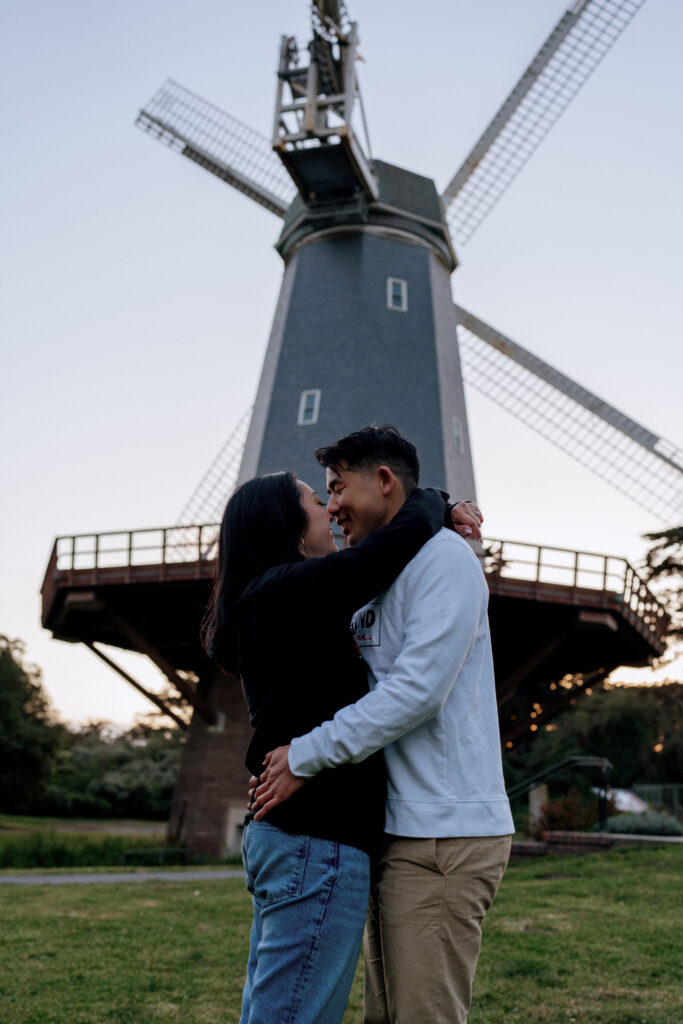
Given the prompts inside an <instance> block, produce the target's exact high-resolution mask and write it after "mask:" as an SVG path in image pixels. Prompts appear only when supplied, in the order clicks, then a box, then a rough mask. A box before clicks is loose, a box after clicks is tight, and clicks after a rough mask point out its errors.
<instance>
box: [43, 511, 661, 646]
mask: <svg viewBox="0 0 683 1024" xmlns="http://www.w3.org/2000/svg"><path fill="white" fill-rule="evenodd" d="M218 532H219V524H218V523H193V524H188V525H187V526H161V527H147V528H145V529H141V530H109V531H106V532H104V533H86V534H75V535H72V536H64V537H58V538H57V540H56V541H55V550H54V552H53V560H52V562H54V573H55V575H59V574H60V573H62V572H70V571H77V570H78V569H87V570H90V571H93V570H97V569H105V568H112V567H127V566H133V565H140V564H161V565H168V564H173V563H176V564H177V563H183V562H199V563H207V562H211V561H213V560H214V558H215V556H216V545H217V540H218ZM153 537H154V538H155V539H152V538H153ZM108 538H112V539H113V538H116V540H117V543H116V544H110V543H108ZM563 556H566V557H565V558H564V560H563ZM145 558H146V559H148V561H147V562H144V561H143V560H144V559H145ZM589 560H590V561H589ZM52 562H51V564H52ZM484 571H485V572H486V575H487V577H488V578H489V580H490V581H495V580H501V579H510V580H523V581H525V582H526V583H531V584H533V583H543V584H553V583H554V584H557V585H561V586H569V587H572V588H575V589H582V590H586V589H589V590H595V591H601V592H603V593H609V594H610V595H612V596H613V597H614V598H615V599H616V600H618V601H619V602H620V603H621V605H622V607H623V608H624V610H625V612H629V611H630V612H631V613H632V614H633V615H634V616H636V617H637V619H638V620H639V621H640V622H641V623H644V624H645V625H646V626H647V627H648V629H649V630H650V631H651V632H657V631H658V626H660V624H661V623H663V622H664V621H665V620H666V618H667V614H666V611H665V609H664V607H663V606H662V605H661V604H660V603H659V601H658V600H657V599H656V598H655V596H654V595H653V594H652V593H651V592H650V591H649V590H648V588H647V586H646V584H645V583H644V582H643V580H641V579H640V577H639V576H638V574H637V573H636V571H635V570H634V569H633V567H632V566H631V565H630V564H629V563H628V562H627V561H626V559H625V558H621V557H618V556H616V555H604V554H600V553H599V552H597V551H577V550H574V549H572V548H560V547H554V546H553V547H551V546H549V545H546V544H530V543H528V542H526V541H511V540H488V541H487V546H486V550H485V554H484Z"/></svg>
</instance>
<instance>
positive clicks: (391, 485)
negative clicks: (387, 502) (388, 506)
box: [376, 466, 397, 498]
mask: <svg viewBox="0 0 683 1024" xmlns="http://www.w3.org/2000/svg"><path fill="white" fill-rule="evenodd" d="M376 473H377V483H378V484H379V490H380V494H382V496H383V497H385V498H388V497H389V496H390V495H391V494H392V493H393V491H394V489H395V488H396V483H397V481H396V477H395V476H394V474H393V472H392V471H391V470H390V469H389V467H388V466H378V468H377V470H376Z"/></svg>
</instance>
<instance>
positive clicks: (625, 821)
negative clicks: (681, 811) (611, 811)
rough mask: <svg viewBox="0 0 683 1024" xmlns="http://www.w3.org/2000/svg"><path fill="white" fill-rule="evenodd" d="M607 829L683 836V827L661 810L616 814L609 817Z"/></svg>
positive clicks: (648, 834) (650, 834) (632, 833)
mask: <svg viewBox="0 0 683 1024" xmlns="http://www.w3.org/2000/svg"><path fill="white" fill-rule="evenodd" d="M607 831H608V832H624V833H628V834H629V835H640V836H683V828H682V827H681V826H680V825H679V823H678V822H677V821H676V819H675V818H672V817H671V815H670V814H664V813H663V812H661V811H645V812H644V813H643V814H615V815H614V816H613V817H610V818H608V819H607Z"/></svg>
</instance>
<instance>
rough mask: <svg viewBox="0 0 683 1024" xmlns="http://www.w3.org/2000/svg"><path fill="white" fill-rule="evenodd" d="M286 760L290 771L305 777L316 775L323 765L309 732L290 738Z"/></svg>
mask: <svg viewBox="0 0 683 1024" xmlns="http://www.w3.org/2000/svg"><path fill="white" fill-rule="evenodd" d="M287 760H288V762H289V770H290V771H291V773H292V774H293V775H300V776H302V777H303V778H305V779H310V778H311V777H312V776H313V775H317V774H318V772H320V771H322V769H323V767H324V765H323V763H322V761H321V759H320V752H319V751H318V748H317V746H316V744H315V741H314V740H313V738H312V736H311V734H310V733H309V734H308V735H307V736H297V737H295V738H294V739H293V740H292V742H291V745H290V747H289V754H288V757H287Z"/></svg>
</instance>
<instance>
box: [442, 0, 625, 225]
mask: <svg viewBox="0 0 683 1024" xmlns="http://www.w3.org/2000/svg"><path fill="white" fill-rule="evenodd" d="M643 3H644V0H578V2H577V3H574V4H573V5H572V6H571V7H570V8H569V9H568V10H567V11H565V13H564V15H563V16H562V18H561V19H560V21H559V22H558V23H557V25H556V26H555V28H554V29H553V31H552V32H551V33H550V35H549V36H548V38H547V39H546V41H545V43H544V44H543V46H542V47H541V49H540V50H539V51H538V53H537V54H536V56H535V57H534V59H533V60H532V62H531V64H529V67H528V68H527V69H526V71H525V72H524V74H523V75H522V77H521V78H520V80H519V81H518V82H517V84H516V85H515V87H514V89H513V90H512V92H511V93H510V95H509V96H508V97H507V99H506V100H505V102H504V103H503V105H502V107H501V108H500V110H499V111H498V113H497V114H496V115H495V117H493V119H492V120H491V122H490V124H489V125H488V126H487V128H486V130H485V131H484V132H483V134H482V135H481V137H480V139H479V140H478V141H477V143H476V144H475V145H474V147H473V148H472V150H471V151H470V153H469V154H468V155H467V157H466V158H465V160H464V161H463V164H462V166H461V167H460V168H459V169H458V170H457V171H456V173H455V174H454V175H453V177H452V178H451V180H450V182H449V183H448V185H447V186H446V188H445V189H444V191H443V194H442V196H441V198H442V201H443V203H444V206H445V207H446V209H447V211H448V223H449V227H450V229H451V231H452V233H453V235H454V237H455V241H456V243H459V244H461V245H462V244H464V243H465V242H467V241H468V239H469V238H471V236H472V235H473V234H474V232H475V231H476V230H477V228H478V227H479V225H480V224H481V222H482V221H483V220H484V218H485V217H486V216H487V215H488V214H489V213H490V212H491V210H492V209H493V207H494V206H495V205H496V203H497V202H498V200H499V199H500V197H501V196H502V195H503V193H504V192H505V190H506V189H507V188H508V186H509V185H510V184H511V183H512V181H513V180H514V179H515V178H516V177H517V175H518V174H519V172H520V170H521V169H522V167H524V165H525V163H526V162H527V160H528V159H529V157H530V156H531V155H532V154H533V153H534V151H535V150H536V148H537V146H538V145H539V143H541V142H542V141H543V139H544V138H545V136H546V135H547V133H548V132H549V131H550V129H551V128H552V126H553V125H554V124H555V122H556V121H557V119H558V118H559V117H560V115H561V114H562V113H563V112H564V110H565V109H566V108H567V107H568V106H569V104H570V103H571V101H572V100H573V99H574V97H575V96H576V94H577V92H578V91H579V89H580V88H581V87H582V86H583V85H584V84H585V83H586V81H587V80H588V78H589V77H590V75H591V74H592V73H593V71H594V70H595V68H596V67H597V66H598V64H599V63H600V61H601V60H602V58H603V57H604V56H605V54H606V53H607V52H608V51H609V50H610V49H611V47H612V46H613V44H614V43H615V42H616V40H617V39H618V38H619V36H620V35H621V33H622V32H623V30H624V29H625V28H626V26H627V25H628V23H629V22H630V21H631V19H632V18H633V16H634V15H635V14H636V12H637V11H638V10H639V8H640V7H641V6H642V4H643Z"/></svg>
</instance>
